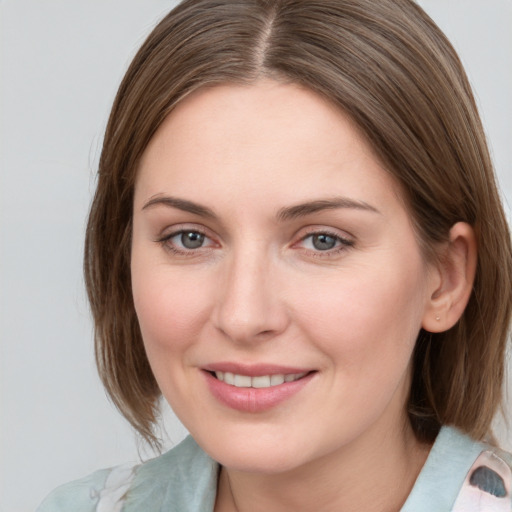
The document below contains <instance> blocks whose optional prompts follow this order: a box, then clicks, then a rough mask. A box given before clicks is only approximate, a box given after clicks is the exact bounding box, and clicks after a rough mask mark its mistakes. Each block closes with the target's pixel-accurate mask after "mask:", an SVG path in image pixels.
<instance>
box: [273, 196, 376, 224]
mask: <svg viewBox="0 0 512 512" xmlns="http://www.w3.org/2000/svg"><path fill="white" fill-rule="evenodd" d="M339 208H348V209H352V210H362V211H367V212H372V213H379V214H380V212H379V210H377V208H375V207H373V206H371V205H370V204H368V203H366V202H364V201H356V200H354V199H349V198H348V197H334V198H332V199H319V200H317V201H309V202H307V203H302V204H297V205H295V206H289V207H286V208H281V209H280V210H279V212H278V213H277V218H278V219H279V220H280V221H286V220H293V219H296V218H299V217H305V216H306V215H311V214H312V213H317V212H320V211H323V210H337V209H339Z"/></svg>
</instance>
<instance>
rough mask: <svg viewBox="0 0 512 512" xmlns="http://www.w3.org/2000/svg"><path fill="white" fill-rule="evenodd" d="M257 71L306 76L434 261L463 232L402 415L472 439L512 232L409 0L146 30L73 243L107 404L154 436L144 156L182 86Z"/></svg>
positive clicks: (458, 88)
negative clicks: (141, 320)
mask: <svg viewBox="0 0 512 512" xmlns="http://www.w3.org/2000/svg"><path fill="white" fill-rule="evenodd" d="M262 77H267V78H268V77H270V78H273V79H275V80H281V81H287V82H293V83H297V84H300V85H302V86H305V87H307V88H309V89H310V90H313V91H315V92H316V93H318V94H320V95H322V96H323V97H325V98H327V99H328V100H329V101H330V102H332V103H333V104H334V105H336V106H338V107H339V109H340V111H343V112H344V113H346V114H348V115H349V116H350V117H351V118H352V120H353V121H354V122H355V123H356V124H357V126H358V127H359V129H360V130H361V132H362V133H363V134H364V135H365V136H366V138H367V140H368V142H369V143H370V144H371V146H372V147H373V149H374V151H375V153H376V155H377V156H378V157H379V158H380V160H381V162H382V163H383V165H384V167H385V168H386V169H387V171H388V172H389V173H390V174H391V175H392V176H394V178H395V179H396V180H397V181H398V182H399V183H400V184H401V187H402V190H403V191H404V199H405V201H406V203H407V205H408V208H409V211H410V215H411V218H412V221H413V224H414V228H415V231H416V234H417V237H418V240H419V243H420V246H421V248H422V250H423V251H424V255H425V258H427V259H435V258H436V252H435V247H436V246H438V245H439V243H441V242H443V241H446V240H447V237H448V233H449V230H450V228H451V227H452V226H453V225H454V224H455V223H456V222H459V221H464V222H467V223H469V224H471V225H472V226H473V227H474V229H475V231H476V234H477V240H478V249H479V256H478V267H477V273H476V279H475V283H474V289H473V292H472V295H471V298H470V301H469V304H468V306H467V308H466V310H465V312H464V315H463V316H462V318H461V319H460V321H459V322H458V323H457V325H456V326H455V327H453V328H452V329H450V330H449V331H447V332H444V333H440V334H431V333H427V332H424V331H422V332H421V333H420V335H419V338H418V340H417V344H416V349H415V353H414V361H413V377H412V387H411V392H410V398H409V403H408V412H409V417H410V420H411V423H412V426H413V428H414V431H415V433H416V435H417V437H418V439H420V440H423V441H432V440H433V439H434V438H435V435H436V434H437V431H438V430H439V428H440V426H441V425H443V424H451V425H455V426H457V427H459V428H460V429H462V430H463V431H465V432H467V433H469V434H470V435H471V436H473V437H474V438H477V439H479V438H482V437H483V436H485V435H486V434H488V433H489V430H490V424H491V420H492V418H493V416H494V414H495V413H496V411H497V409H498V407H499V406H500V404H501V400H502V385H503V377H504V366H505V351H506V342H507V335H508V329H509V325H510V316H511V308H512V291H511V290H512V286H511V282H512V256H511V243H510V232H509V229H508V227H507V223H506V219H505V215H504V212H503V208H502V205H501V203H500V198H499V194H498V190H497V186H496V181H495V176H494V173H493V168H492V163H491V159H490V156H489V152H488V149H487V146H486V141H485V137H484V131H483V129H482V125H481V121H480V119H479V116H478V112H477V107H476V105H475V101H474V98H473V95H472V92H471V88H470V85H469V83H468V80H467V78H466V75H465V72H464V70H463V67H462V65H461V63H460V61H459V58H458V56H457V54H456V52H455V51H454V49H453V48H452V46H451V45H450V43H449V42H448V41H447V39H446V37H445V36H444V35H443V33H442V32H441V31H440V30H439V28H438V27H437V26H436V25H435V24H434V23H433V22H432V20H431V19H430V18H429V17H428V16H427V15H426V14H425V13H424V12H423V10H422V9H421V8H420V7H419V6H417V5H416V4H415V3H414V2H413V1H412V0H379V1H374V0H185V1H184V2H182V3H181V4H179V5H178V6H177V7H176V8H175V9H174V10H172V11H171V12H170V13H169V14H168V15H167V16H166V17H165V18H164V19H163V20H162V21H161V22H160V23H159V24H158V25H157V26H156V28H155V29H154V30H153V32H152V33H151V34H150V35H149V37H148V38H147V40H146V41H145V42H144V44H143V45H142V47H141V49H140V50H139V52H138V53H137V55H136V56H135V58H134V59H133V62H132V63H131V65H130V67H129V69H128V71H127V73H126V75H125V77H124V79H123V81H122V83H121V86H120V88H119V91H118V94H117V97H116V99H115V102H114V105H113V108H112V112H111V115H110V119H109V123H108V126H107V130H106V134H105V138H104V143H103V150H102V154H101V159H100V164H99V172H98V185H97V190H96V193H95V196H94V200H93V203H92V207H91V212H90V216H89V221H88V226H87V234H86V241H85V262H84V267H85V280H86V286H87V291H88V295H89V300H90V304H91V308H92V314H93V316H94V322H95V343H96V345H95V348H96V360H97V365H98V368H99V374H100V376H101V379H102V381H103V384H104V385H105V388H106V390H107V392H108V393H109V395H110V397H111V398H112V400H113V402H114V404H115V405H116V406H117V407H118V408H119V410H120V411H121V412H122V414H123V415H124V416H125V417H126V418H127V419H128V421H129V422H130V423H131V424H132V425H133V427H135V429H136V430H137V431H138V432H139V433H140V434H141V435H142V436H143V438H144V439H146V440H147V441H149V442H150V443H152V444H153V443H156V442H157V439H156V437H155V431H154V426H155V423H156V421H157V419H158V406H159V398H160V391H159V389H158V386H157V383H156V381H155V379H154V377H153V374H152V372H151V369H150V366H149V363H148V360H147V358H146V354H145V351H144V346H143V342H142V338H141V333H140V330H139V326H138V322H137V317H136V314H135V309H134V305H133V299H132V290H131V283H130V240H131V229H132V224H131V223H132V203H133V195H134V184H135V180H136V175H137V167H138V162H139V160H140V158H141V155H142V154H143V152H144V150H145V148H146V146H147V145H148V142H149V141H150V139H151V137H152V136H153V135H154V133H155V132H156V130H157V129H158V127H159V126H160V124H161V123H162V121H163V120H164V119H165V118H166V116H168V115H169V114H171V113H172V110H173V108H174V107H175V106H176V104H177V103H179V102H180V101H181V100H182V99H183V98H185V97H186V96H187V95H188V94H190V93H191V92H193V91H195V90H197V89H198V88H200V87H205V86H213V85H215V84H225V83H234V84H251V83H254V82H255V81H256V80H258V79H260V78H262ZM297 115H300V113H298V114H297Z"/></svg>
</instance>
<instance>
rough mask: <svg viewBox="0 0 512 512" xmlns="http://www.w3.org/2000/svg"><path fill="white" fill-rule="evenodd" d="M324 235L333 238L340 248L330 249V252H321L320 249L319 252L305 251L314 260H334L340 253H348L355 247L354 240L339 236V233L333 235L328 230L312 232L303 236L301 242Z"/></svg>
mask: <svg viewBox="0 0 512 512" xmlns="http://www.w3.org/2000/svg"><path fill="white" fill-rule="evenodd" d="M322 235H324V236H327V237H329V238H333V239H334V241H335V243H338V244H339V245H338V247H334V248H332V249H328V250H325V251H321V250H319V249H317V250H314V249H313V250H311V249H305V250H307V251H308V252H309V253H310V254H311V256H313V257H314V258H332V257H336V256H338V255H339V254H340V253H342V252H344V251H346V250H347V249H349V248H351V247H353V246H354V241H353V240H350V239H348V238H344V237H342V236H341V235H339V234H338V233H333V232H332V231H329V230H326V229H317V230H312V231H310V232H309V233H307V234H306V235H305V236H303V237H302V238H301V239H300V240H299V242H302V243H303V242H304V241H305V240H307V239H308V238H311V239H313V237H315V236H322Z"/></svg>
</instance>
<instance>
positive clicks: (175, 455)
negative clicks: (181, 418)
mask: <svg viewBox="0 0 512 512" xmlns="http://www.w3.org/2000/svg"><path fill="white" fill-rule="evenodd" d="M217 469H218V467H217V464H216V463H215V462H214V461H213V460H212V459H210V457H208V455H206V454H205V453H204V452H203V451H202V450H201V448H199V447H198V445H197V444H196V443H195V441H194V440H193V439H192V438H191V437H190V436H189V437H187V438H186V439H185V440H184V441H183V442H182V443H180V444H179V445H178V446H176V447H175V448H173V449H172V450H170V451H168V452H166V453H164V454H163V455H161V456H160V457H156V458H155V459H152V460H150V461H148V462H145V463H143V464H140V465H133V464H131V465H123V466H117V467H115V468H111V469H104V470H100V471H96V472H95V473H93V474H91V475H89V476H87V477H85V478H82V479H80V480H76V481H74V482H71V483H68V484H65V485H63V486H61V487H58V488H57V489H55V490H54V491H53V492H52V493H51V494H50V495H49V496H48V497H47V498H46V499H45V500H44V501H43V503H42V504H41V505H40V506H39V508H38V509H37V511H36V512H69V511H70V510H73V512H120V511H121V509H122V510H123V512H124V511H126V512H130V511H131V510H133V511H140V510H144V511H146V512H151V511H153V510H155V511H156V510H161V509H162V508H164V507H165V508H167V509H168V510H169V511H173V510H176V511H178V510H179V511H180V512H181V511H185V510H188V506H189V505H190V504H191V503H194V502H196V503H198V504H199V506H200V508H195V509H192V508H191V509H190V510H208V507H209V506H210V505H211V509H213V503H214V500H215V490H216V479H217ZM167 502H169V503H170V506H169V504H168V503H167ZM180 503H183V504H184V505H183V507H185V508H180V506H181V505H180ZM176 507H177V508H176Z"/></svg>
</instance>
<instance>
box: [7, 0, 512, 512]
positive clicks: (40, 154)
mask: <svg viewBox="0 0 512 512" xmlns="http://www.w3.org/2000/svg"><path fill="white" fill-rule="evenodd" d="M174 3H175V2H173V1H164V0H88V1H87V2H81V1H78V0H3V1H2V0H0V73H1V75H0V166H1V167H0V414H1V416H0V511H1V512H30V511H33V510H34V509H35V507H36V505H37V503H39V501H40V500H41V499H42V498H43V497H44V495H45V494H46V493H47V492H49V491H50V490H51V489H52V488H54V487H55V486H57V485H58V484H60V483H62V482H65V481H68V480H71V479H75V478H78V477H81V476H84V475H86V474H88V473H90V472H91V471H93V470H95V469H98V468H101V467H108V466H111V465H114V464H119V463H123V462H127V461H130V460H136V459H137V457H138V446H137V444H136V442H135V437H134V435H133V434H132V432H131V431H130V429H129V428H128V427H127V426H126V424H125V422H124V420H122V419H121V418H120V416H119V415H118V414H117V412H116V411H115V410H114V408H113V406H112V405H110V403H109V402H108V400H107V399H106V397H105V394H104V392H103V390H102V388H101V385H100V384H99V381H98V379H97V376H96V373H95V369H94V366H93V351H92V342H91V338H92V337H91V323H90V319H89V313H88V307H87V304H86V301H85V293H84V289H83V281H82V276H81V263H82V254H81V252H82V240H83V234H84V224H85V217H86V212H87V209H88V205H89V201H90V198H91V193H92V191H93V188H94V170H95V168H96V165H97V160H98V156H99V148H100V144H101V137H102V132H103V130H104V127H105V124H106V119H107V115H108V111H109V108H110V105H111V102H112V100H113V97H114V94H115V90H116V87H117V85H118V84H119V81H120V79H121V76H122V73H123V71H124V70H125V69H126V66H127V64H128V62H129V60H130V58H131V57H132V56H133V54H134V52H135V50H136V49H137V47H138V46H139V45H140V44H141V43H142V41H143V39H144V37H145V35H146V34H147V33H148V32H149V30H150V29H151V27H152V26H153V25H154V23H155V22H156V21H157V20H158V19H159V18H160V17H161V16H162V15H163V13H165V12H166V11H168V10H169V9H170V8H171V7H172V6H173V5H174ZM420 3H421V5H422V6H423V7H424V8H425V9H426V10H427V12H429V13H430V14H431V16H432V17H433V18H434V19H435V20H436V21H437V22H438V23H439V25H440V26H441V28H443V29H444V30H445V31H446V33H447V34H448V35H449V37H450V38H451V40H452V41H453V43H454V44H455V46H456V48H457V49H458V50H459V52H460V54H461V56H462V60H463V61H464V63H465V65H466V67H467V70H468V72H469V75H470V78H471V81H472V83H473V85H474V88H475V90H476V95H477V99H478V102H479V105H480V107H481V112H482V116H483V119H484V124H485V127H486V130H487V133H488V135H489V138H490V142H491V147H492V151H493V156H494V161H495V164H496V168H497V171H498V175H499V177H500V181H501V184H502V188H503V190H504V192H505V194H506V195H507V196H508V197H509V198H512V150H511V146H512V121H511V119H512V94H511V91H512V0H490V1H488V2H483V1H481V0H471V1H470V0H423V1H421V2H420ZM167 416H168V420H167V424H168V429H167V430H168V432H169V433H170V440H169V441H168V445H171V444H173V442H176V441H178V440H179V439H181V438H182V437H183V435H184V430H183V428H182V427H181V426H180V425H179V423H178V422H177V421H176V420H175V419H173V418H172V416H171V415H169V414H168V415H167ZM503 439H504V441H505V444H506V445H508V446H510V444H511V443H510V440H509V439H508V438H507V437H506V436H504V437H503Z"/></svg>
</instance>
